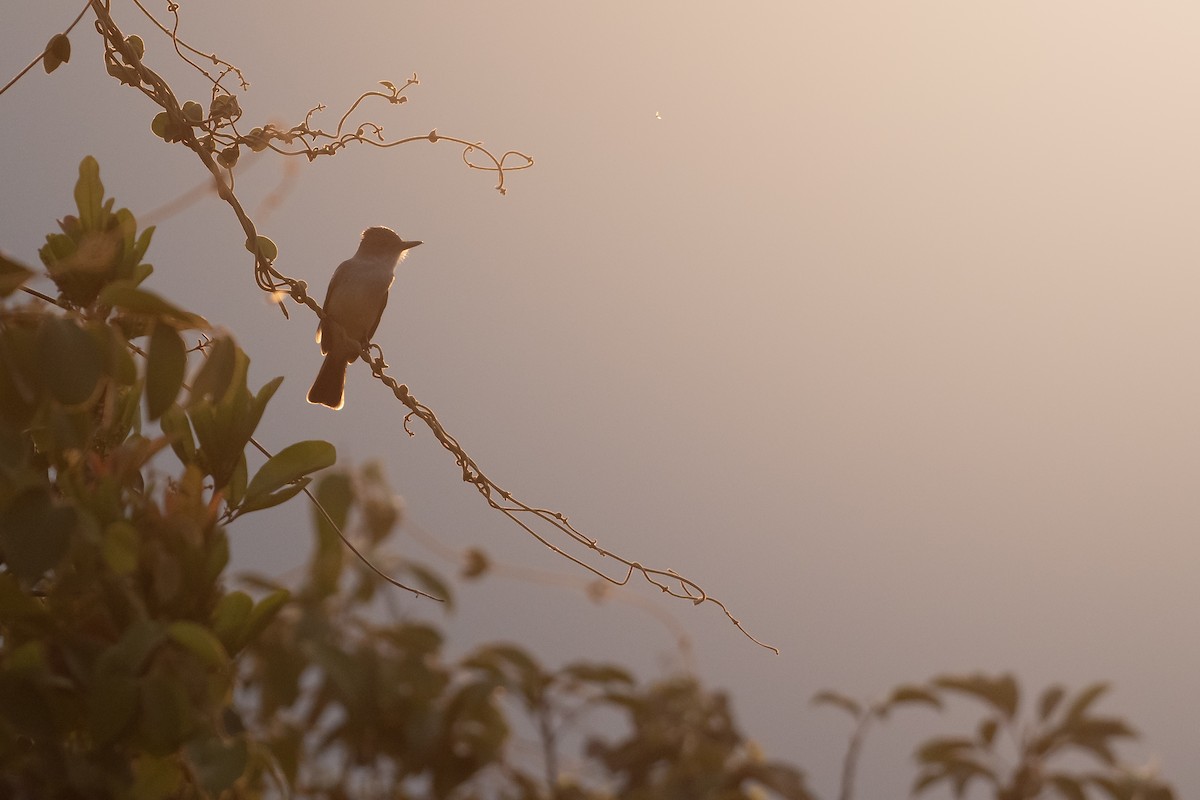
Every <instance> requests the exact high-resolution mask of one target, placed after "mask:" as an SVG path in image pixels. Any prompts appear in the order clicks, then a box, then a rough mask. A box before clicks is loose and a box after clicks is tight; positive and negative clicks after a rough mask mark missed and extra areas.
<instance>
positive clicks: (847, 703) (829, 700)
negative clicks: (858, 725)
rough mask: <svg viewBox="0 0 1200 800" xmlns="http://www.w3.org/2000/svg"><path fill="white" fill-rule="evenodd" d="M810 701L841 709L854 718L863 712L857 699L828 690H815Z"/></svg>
mask: <svg viewBox="0 0 1200 800" xmlns="http://www.w3.org/2000/svg"><path fill="white" fill-rule="evenodd" d="M812 703H813V705H830V706H835V707H837V708H840V709H842V710H843V711H845V712H846V713H847V714H849V715H850V716H852V717H854V718H855V719H857V718H859V717H860V716H862V713H863V710H862V706H861V705H860V704H859V702H858V701H857V700H854V699H853V698H850V697H847V696H846V695H844V694H840V693H838V692H833V691H829V690H825V691H822V692H817V693H816V694H815V695H813V699H812Z"/></svg>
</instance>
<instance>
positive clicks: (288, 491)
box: [237, 478, 312, 514]
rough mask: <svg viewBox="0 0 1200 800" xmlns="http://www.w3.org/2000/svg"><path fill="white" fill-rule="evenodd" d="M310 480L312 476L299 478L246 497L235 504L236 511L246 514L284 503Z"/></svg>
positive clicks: (305, 486) (306, 486)
mask: <svg viewBox="0 0 1200 800" xmlns="http://www.w3.org/2000/svg"><path fill="white" fill-rule="evenodd" d="M311 482H312V478H301V479H300V480H299V481H297V482H296V483H290V484H288V485H287V486H285V487H283V488H282V489H280V490H279V491H277V492H271V493H270V494H260V495H255V496H254V497H253V498H249V497H248V498H247V499H246V500H245V501H243V502H242V504H241V505H239V506H237V510H238V513H239V514H248V513H250V512H251V511H262V510H263V509H264V508H273V507H274V506H277V505H279V504H280V503H286V502H287V501H288V500H291V499H292V498H293V497H295V496H296V495H298V494H300V493H301V492H303V491H304V490H305V489H307V488H308V484H309V483H311Z"/></svg>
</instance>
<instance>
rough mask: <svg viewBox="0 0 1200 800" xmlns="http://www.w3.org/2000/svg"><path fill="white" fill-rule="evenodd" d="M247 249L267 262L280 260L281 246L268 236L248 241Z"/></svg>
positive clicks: (235, 159)
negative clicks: (256, 253)
mask: <svg viewBox="0 0 1200 800" xmlns="http://www.w3.org/2000/svg"><path fill="white" fill-rule="evenodd" d="M234 161H235V162H236V161H237V158H236V157H235V158H234ZM246 249H247V250H249V251H250V252H251V253H253V252H256V251H257V252H258V253H259V254H260V255H261V256H262V257H263V258H265V259H266V260H267V261H274V260H275V259H277V258H279V245H277V244H275V242H274V241H272V240H271V238H270V237H267V236H261V235H260V236H258V237H257V238H255V240H254V242H253V243H251V242H249V241H247V242H246Z"/></svg>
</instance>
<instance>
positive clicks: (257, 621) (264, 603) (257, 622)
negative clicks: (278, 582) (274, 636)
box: [245, 589, 291, 643]
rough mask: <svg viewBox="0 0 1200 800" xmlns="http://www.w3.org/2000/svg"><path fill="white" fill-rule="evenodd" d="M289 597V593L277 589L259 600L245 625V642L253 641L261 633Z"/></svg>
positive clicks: (285, 590)
mask: <svg viewBox="0 0 1200 800" xmlns="http://www.w3.org/2000/svg"><path fill="white" fill-rule="evenodd" d="M290 597H291V593H290V592H288V590H287V589H277V590H275V591H274V592H271V593H270V594H269V595H267V596H266V597H264V598H263V599H262V600H259V601H258V604H257V605H255V606H254V610H253V611H251V612H250V619H249V620H248V621H247V623H246V633H245V642H247V643H249V642H251V641H253V640H254V639H255V638H256V637H257V636H258V635H259V634H260V633H262V632H263V630H264V629H265V628H266V627H267V625H269V624H271V620H273V619H275V615H276V614H278V613H279V612H280V610H281V609H282V608H283V607H284V605H285V604H286V603H287V601H288V599H289V598H290Z"/></svg>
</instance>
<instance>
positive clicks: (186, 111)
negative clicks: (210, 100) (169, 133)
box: [180, 100, 204, 123]
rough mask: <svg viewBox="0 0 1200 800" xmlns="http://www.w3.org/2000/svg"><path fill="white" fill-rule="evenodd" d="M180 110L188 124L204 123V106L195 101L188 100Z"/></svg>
mask: <svg viewBox="0 0 1200 800" xmlns="http://www.w3.org/2000/svg"><path fill="white" fill-rule="evenodd" d="M180 110H181V111H183V116H184V117H185V118H186V119H187V121H188V122H194V123H200V122H203V121H204V106H202V105H200V104H199V103H197V102H196V101H195V100H188V101H187V102H186V103H184V104H183V108H182V109H180Z"/></svg>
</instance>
